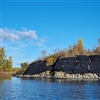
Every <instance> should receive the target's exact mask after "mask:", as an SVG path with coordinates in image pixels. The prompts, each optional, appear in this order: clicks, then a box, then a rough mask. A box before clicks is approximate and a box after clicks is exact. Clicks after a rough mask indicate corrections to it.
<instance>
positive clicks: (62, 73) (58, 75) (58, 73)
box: [54, 71, 65, 78]
mask: <svg viewBox="0 0 100 100" xmlns="http://www.w3.org/2000/svg"><path fill="white" fill-rule="evenodd" d="M64 75H65V73H64V72H62V71H59V72H55V74H54V78H65V77H64Z"/></svg>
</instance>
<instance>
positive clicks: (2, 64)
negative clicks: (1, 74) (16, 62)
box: [0, 48, 13, 71]
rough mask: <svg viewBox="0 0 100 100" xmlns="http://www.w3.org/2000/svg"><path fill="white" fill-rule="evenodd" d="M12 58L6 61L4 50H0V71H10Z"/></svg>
mask: <svg viewBox="0 0 100 100" xmlns="http://www.w3.org/2000/svg"><path fill="white" fill-rule="evenodd" d="M12 65H13V63H12V56H10V57H9V58H8V59H7V55H6V54H5V50H4V48H0V71H12Z"/></svg>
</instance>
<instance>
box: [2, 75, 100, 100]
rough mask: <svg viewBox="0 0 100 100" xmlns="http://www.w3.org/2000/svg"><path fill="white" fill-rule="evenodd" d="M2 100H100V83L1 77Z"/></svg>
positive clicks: (95, 81)
mask: <svg viewBox="0 0 100 100" xmlns="http://www.w3.org/2000/svg"><path fill="white" fill-rule="evenodd" d="M0 100H100V81H97V80H94V81H92V80H91V81H73V80H69V81H68V80H61V79H54V80H53V79H52V80H50V79H33V78H27V79H25V78H17V77H11V76H8V77H0Z"/></svg>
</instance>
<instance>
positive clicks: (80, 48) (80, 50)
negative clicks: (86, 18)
mask: <svg viewBox="0 0 100 100" xmlns="http://www.w3.org/2000/svg"><path fill="white" fill-rule="evenodd" d="M84 51H85V49H84V45H83V41H82V39H81V38H79V39H78V41H77V44H74V45H73V46H69V49H68V53H69V54H71V55H77V54H78V55H79V54H84Z"/></svg>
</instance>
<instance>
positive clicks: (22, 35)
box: [0, 28, 38, 42]
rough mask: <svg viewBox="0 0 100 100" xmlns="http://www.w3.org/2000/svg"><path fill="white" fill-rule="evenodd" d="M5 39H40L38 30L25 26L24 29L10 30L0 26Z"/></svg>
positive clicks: (0, 32)
mask: <svg viewBox="0 0 100 100" xmlns="http://www.w3.org/2000/svg"><path fill="white" fill-rule="evenodd" d="M0 34H2V36H3V39H4V40H8V41H12V42H13V41H17V40H22V39H38V36H37V34H36V31H34V30H28V29H26V28H23V29H22V30H20V31H19V30H10V29H8V28H4V29H2V28H0Z"/></svg>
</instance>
